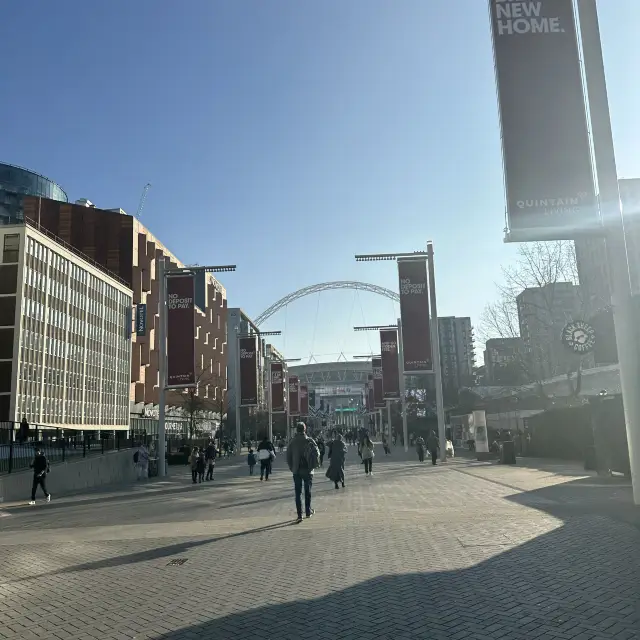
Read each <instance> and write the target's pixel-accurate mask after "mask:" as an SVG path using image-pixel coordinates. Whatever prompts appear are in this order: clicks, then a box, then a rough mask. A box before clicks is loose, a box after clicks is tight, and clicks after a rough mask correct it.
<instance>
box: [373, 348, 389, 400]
mask: <svg viewBox="0 0 640 640" xmlns="http://www.w3.org/2000/svg"><path fill="white" fill-rule="evenodd" d="M371 367H372V368H373V409H372V411H375V410H376V409H382V408H383V407H384V406H386V403H385V401H384V394H383V392H382V358H372V359H371Z"/></svg>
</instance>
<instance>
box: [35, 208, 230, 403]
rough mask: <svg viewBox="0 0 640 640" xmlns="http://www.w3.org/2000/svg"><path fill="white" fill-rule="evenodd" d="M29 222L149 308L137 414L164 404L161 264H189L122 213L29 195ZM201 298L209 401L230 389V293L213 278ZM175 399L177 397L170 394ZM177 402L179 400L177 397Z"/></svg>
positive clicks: (135, 391)
mask: <svg viewBox="0 0 640 640" xmlns="http://www.w3.org/2000/svg"><path fill="white" fill-rule="evenodd" d="M23 210H24V218H25V220H27V221H29V222H30V223H31V224H32V225H34V226H35V227H36V228H40V227H41V228H44V229H45V230H46V231H48V232H49V233H52V234H54V235H55V236H57V237H58V238H60V239H62V240H63V241H64V242H66V243H68V244H69V245H70V246H72V247H74V248H76V249H78V250H79V251H81V252H82V253H83V254H85V255H86V256H88V257H89V258H91V259H93V260H95V261H96V262H97V263H98V264H100V265H102V266H104V267H105V268H107V269H108V270H109V271H111V272H113V273H115V274H116V275H117V276H119V277H120V278H121V279H122V280H123V281H124V282H125V283H127V284H128V285H129V287H130V288H131V289H132V291H133V304H134V305H139V304H146V305H147V327H146V332H145V335H144V336H137V335H136V334H135V332H132V355H131V381H130V396H129V397H130V401H131V405H132V410H134V411H135V412H136V413H141V412H142V409H143V408H144V407H146V406H149V405H157V403H158V392H159V388H158V360H159V358H158V354H159V352H158V311H157V310H158V291H159V282H158V280H157V276H156V274H157V264H158V260H159V259H160V258H162V257H166V258H168V259H169V261H170V265H171V266H180V267H183V266H185V265H184V264H183V263H182V262H180V261H179V260H178V258H177V257H176V256H175V255H174V254H172V253H171V252H170V251H169V250H168V249H167V248H166V247H165V246H164V245H163V244H162V243H161V242H160V241H159V240H158V239H157V238H156V237H155V236H154V235H153V234H152V233H151V232H150V231H149V230H148V229H147V228H146V227H145V226H144V225H142V224H141V223H140V222H139V221H138V220H137V219H135V218H134V217H132V216H129V215H127V214H125V213H124V212H122V211H121V210H112V211H110V210H104V209H97V208H95V207H93V206H87V205H86V204H84V205H80V204H71V203H66V202H58V201H55V200H49V199H46V198H37V197H30V196H27V197H25V198H24V203H23ZM198 286H199V287H200V289H202V288H204V292H203V291H202V290H200V291H199V292H198V295H196V300H198V299H203V300H204V304H203V305H202V306H203V307H204V308H202V309H201V308H196V311H195V313H196V369H197V370H199V371H206V372H208V375H206V376H203V380H204V379H205V378H206V383H205V384H204V385H203V386H204V389H203V391H202V393H203V394H206V396H205V397H209V398H212V399H218V398H220V397H221V395H222V396H224V395H225V394H226V388H227V383H226V382H227V349H226V343H227V330H226V325H227V295H226V290H225V288H224V287H223V286H222V285H221V284H220V282H218V281H217V280H216V279H215V278H214V277H213V276H212V275H211V274H207V275H206V278H205V279H203V280H200V281H199V282H198ZM169 397H170V398H171V396H169ZM174 400H175V397H174Z"/></svg>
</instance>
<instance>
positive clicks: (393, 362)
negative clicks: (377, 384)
mask: <svg viewBox="0 0 640 640" xmlns="http://www.w3.org/2000/svg"><path fill="white" fill-rule="evenodd" d="M380 354H381V359H382V397H383V398H384V399H385V400H398V399H399V398H400V372H399V367H398V364H399V363H398V330H397V329H381V330H380Z"/></svg>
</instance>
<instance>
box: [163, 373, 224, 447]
mask: <svg viewBox="0 0 640 640" xmlns="http://www.w3.org/2000/svg"><path fill="white" fill-rule="evenodd" d="M225 388H226V380H224V378H222V376H219V375H217V374H214V373H212V372H211V371H210V370H209V369H207V368H205V369H202V368H200V367H198V368H197V369H196V386H195V387H189V388H187V389H185V390H184V391H182V392H179V391H174V392H173V394H172V397H171V401H170V402H171V404H173V405H175V406H177V407H179V408H180V409H182V413H183V414H184V415H185V416H186V417H187V419H188V424H189V440H192V439H193V437H194V436H195V435H196V431H197V424H198V422H199V421H201V420H202V419H204V418H206V417H207V414H212V413H217V414H218V415H219V418H220V422H221V423H222V420H223V415H226V407H227V404H226V392H225Z"/></svg>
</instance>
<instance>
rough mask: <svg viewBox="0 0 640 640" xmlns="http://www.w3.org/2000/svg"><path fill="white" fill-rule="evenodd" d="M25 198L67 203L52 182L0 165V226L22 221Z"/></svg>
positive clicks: (21, 170) (65, 196) (61, 191)
mask: <svg viewBox="0 0 640 640" xmlns="http://www.w3.org/2000/svg"><path fill="white" fill-rule="evenodd" d="M25 196H36V197H38V196H39V197H42V198H50V199H52V200H59V201H60V202H67V200H68V198H67V194H66V193H65V192H64V190H63V189H62V188H61V187H60V186H59V185H57V184H56V183H55V182H53V180H49V178H45V177H44V176H41V175H39V174H37V173H35V172H33V171H29V169H23V168H22V167H16V166H14V165H12V164H4V163H0V224H11V223H16V222H22V220H23V210H22V205H23V200H24V197H25Z"/></svg>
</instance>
